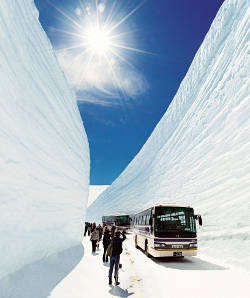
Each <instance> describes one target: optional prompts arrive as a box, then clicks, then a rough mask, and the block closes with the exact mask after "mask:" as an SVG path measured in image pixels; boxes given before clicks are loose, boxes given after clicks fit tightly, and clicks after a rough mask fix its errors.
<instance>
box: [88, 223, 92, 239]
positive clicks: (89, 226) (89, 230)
mask: <svg viewBox="0 0 250 298" xmlns="http://www.w3.org/2000/svg"><path fill="white" fill-rule="evenodd" d="M90 232H91V223H89V224H88V236H90Z"/></svg>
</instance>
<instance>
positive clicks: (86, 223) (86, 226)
mask: <svg viewBox="0 0 250 298" xmlns="http://www.w3.org/2000/svg"><path fill="white" fill-rule="evenodd" d="M88 226H89V223H88V222H85V229H84V236H86V234H87V231H88Z"/></svg>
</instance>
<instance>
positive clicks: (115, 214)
mask: <svg viewBox="0 0 250 298" xmlns="http://www.w3.org/2000/svg"><path fill="white" fill-rule="evenodd" d="M121 215H129V214H127V213H114V214H109V215H103V216H121Z"/></svg>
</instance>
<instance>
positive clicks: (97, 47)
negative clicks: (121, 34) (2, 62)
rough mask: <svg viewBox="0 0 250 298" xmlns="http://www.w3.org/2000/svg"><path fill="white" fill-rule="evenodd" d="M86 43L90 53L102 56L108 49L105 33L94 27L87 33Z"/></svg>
mask: <svg viewBox="0 0 250 298" xmlns="http://www.w3.org/2000/svg"><path fill="white" fill-rule="evenodd" d="M87 43H88V44H89V48H90V49H91V50H92V52H96V53H98V54H104V53H106V52H107V50H108V49H109V38H108V35H107V32H105V31H102V30H100V29H98V28H97V27H94V28H92V29H90V30H89V31H88V32H87Z"/></svg>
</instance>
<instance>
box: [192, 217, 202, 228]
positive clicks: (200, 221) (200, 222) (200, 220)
mask: <svg viewBox="0 0 250 298" xmlns="http://www.w3.org/2000/svg"><path fill="white" fill-rule="evenodd" d="M194 219H196V220H197V219H198V222H199V225H200V226H202V217H201V215H200V214H196V215H194Z"/></svg>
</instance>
